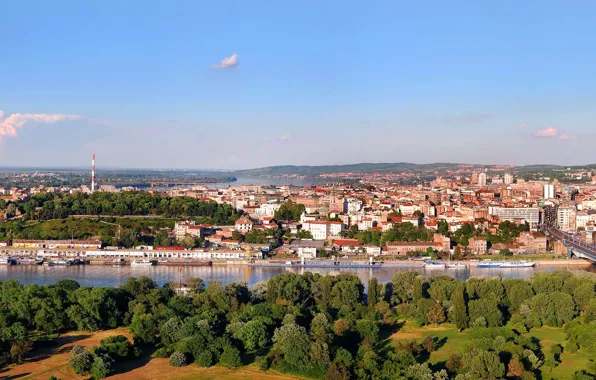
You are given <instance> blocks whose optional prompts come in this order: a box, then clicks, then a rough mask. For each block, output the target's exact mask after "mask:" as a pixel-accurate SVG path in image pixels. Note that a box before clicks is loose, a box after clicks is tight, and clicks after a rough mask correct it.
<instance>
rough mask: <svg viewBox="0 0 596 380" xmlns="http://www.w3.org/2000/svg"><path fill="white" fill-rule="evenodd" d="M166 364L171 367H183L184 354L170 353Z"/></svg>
mask: <svg viewBox="0 0 596 380" xmlns="http://www.w3.org/2000/svg"><path fill="white" fill-rule="evenodd" d="M168 364H169V365H171V366H172V367H184V366H185V365H186V355H184V354H183V353H182V352H174V353H173V354H172V355H170V360H168Z"/></svg>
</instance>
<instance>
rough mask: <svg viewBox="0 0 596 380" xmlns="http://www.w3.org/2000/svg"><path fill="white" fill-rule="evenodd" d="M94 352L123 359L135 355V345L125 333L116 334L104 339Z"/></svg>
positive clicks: (115, 358)
mask: <svg viewBox="0 0 596 380" xmlns="http://www.w3.org/2000/svg"><path fill="white" fill-rule="evenodd" d="M94 353H96V354H108V355H110V357H111V358H112V359H114V360H121V359H125V358H127V357H130V356H133V355H134V346H133V345H132V344H131V343H130V341H129V340H128V338H126V337H125V336H124V335H114V336H110V337H107V338H105V339H102V340H101V341H100V342H99V346H98V347H96V348H95V350H94Z"/></svg>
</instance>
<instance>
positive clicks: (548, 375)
mask: <svg viewBox="0 0 596 380" xmlns="http://www.w3.org/2000/svg"><path fill="white" fill-rule="evenodd" d="M527 335H528V336H533V337H536V338H538V339H540V344H541V345H542V352H544V353H549V352H550V348H551V346H552V345H553V344H561V345H562V346H563V347H565V332H564V331H563V329H562V328H554V327H541V328H539V329H533V330H532V331H530V332H529V333H528V334H527ZM594 339H596V337H594ZM590 359H593V360H595V359H596V352H593V353H591V354H590V353H588V352H586V351H585V350H579V351H578V352H576V353H573V354H571V353H569V352H565V351H563V354H562V355H561V364H559V365H558V366H557V367H555V368H553V370H552V372H550V371H549V370H548V369H544V370H543V371H542V378H543V380H549V379H571V377H572V376H573V373H574V372H576V371H579V370H582V369H586V368H587V366H588V363H589V361H590Z"/></svg>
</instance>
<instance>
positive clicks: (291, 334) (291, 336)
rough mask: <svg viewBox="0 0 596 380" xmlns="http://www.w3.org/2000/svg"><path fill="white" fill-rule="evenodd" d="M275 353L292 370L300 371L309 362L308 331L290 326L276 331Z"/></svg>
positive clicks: (274, 339) (274, 340) (274, 338)
mask: <svg viewBox="0 0 596 380" xmlns="http://www.w3.org/2000/svg"><path fill="white" fill-rule="evenodd" d="M273 342H274V344H273V347H272V351H273V353H275V354H277V355H279V356H280V357H281V358H282V360H283V361H284V363H285V365H287V366H288V368H289V369H290V370H300V369H301V368H303V367H304V366H306V365H307V363H308V362H309V356H310V355H309V354H310V339H309V337H308V334H307V333H306V330H305V329H304V327H302V326H298V325H296V324H288V325H285V326H282V327H280V328H278V329H276V330H275V333H274V334H273Z"/></svg>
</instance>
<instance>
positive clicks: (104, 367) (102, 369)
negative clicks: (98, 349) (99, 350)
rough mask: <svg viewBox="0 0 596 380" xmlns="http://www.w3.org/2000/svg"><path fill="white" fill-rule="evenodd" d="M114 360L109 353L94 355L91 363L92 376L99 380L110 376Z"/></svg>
mask: <svg viewBox="0 0 596 380" xmlns="http://www.w3.org/2000/svg"><path fill="white" fill-rule="evenodd" d="M113 363H114V360H113V359H112V358H111V357H110V355H108V354H97V355H94V359H93V364H91V371H90V372H91V376H93V378H94V379H96V380H99V379H103V378H105V377H108V375H109V374H110V372H112V364H113Z"/></svg>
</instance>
